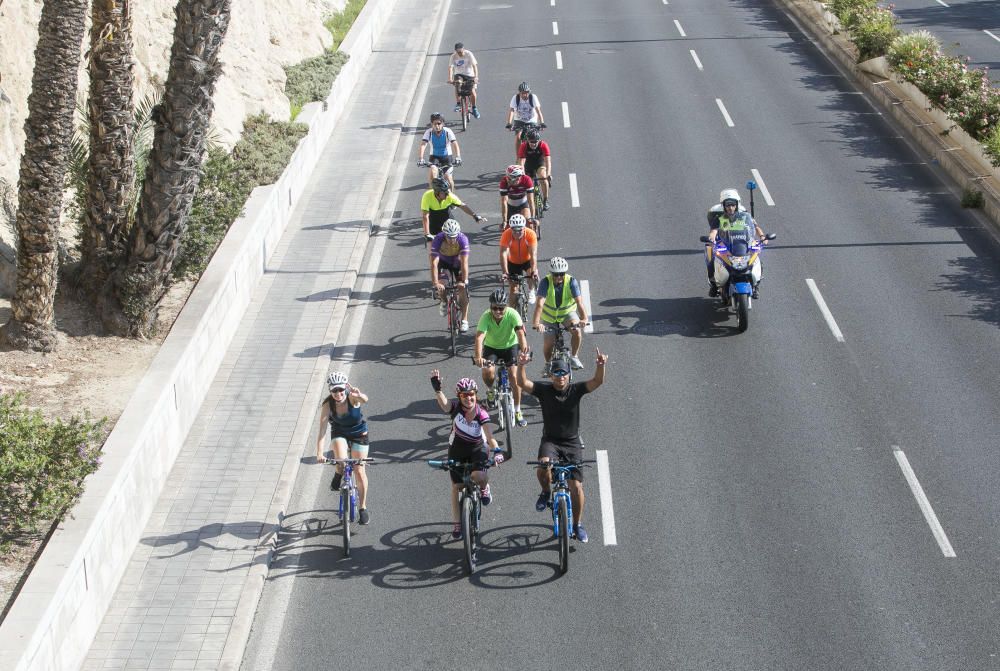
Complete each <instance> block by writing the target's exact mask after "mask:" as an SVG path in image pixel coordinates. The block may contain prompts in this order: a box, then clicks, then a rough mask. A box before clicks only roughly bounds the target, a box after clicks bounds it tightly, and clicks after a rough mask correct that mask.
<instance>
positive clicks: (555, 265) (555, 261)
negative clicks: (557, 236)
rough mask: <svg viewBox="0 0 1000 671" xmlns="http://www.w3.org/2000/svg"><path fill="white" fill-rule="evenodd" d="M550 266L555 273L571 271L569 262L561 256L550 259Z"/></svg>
mask: <svg viewBox="0 0 1000 671" xmlns="http://www.w3.org/2000/svg"><path fill="white" fill-rule="evenodd" d="M549 268H551V269H552V272H554V273H565V272H569V263H568V262H567V261H566V259H564V258H563V257H561V256H553V257H552V259H551V260H550V261H549Z"/></svg>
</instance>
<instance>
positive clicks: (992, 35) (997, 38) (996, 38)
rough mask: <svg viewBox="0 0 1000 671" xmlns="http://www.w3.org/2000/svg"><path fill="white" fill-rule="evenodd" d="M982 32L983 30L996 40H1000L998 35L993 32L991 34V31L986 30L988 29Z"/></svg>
mask: <svg viewBox="0 0 1000 671" xmlns="http://www.w3.org/2000/svg"><path fill="white" fill-rule="evenodd" d="M983 32H984V33H986V34H987V35H989V36H990V37H992V38H993V39H994V40H996V41H997V42H1000V37H997V36H996V35H994V34H993V33H991V32H990V31H988V30H984V31H983Z"/></svg>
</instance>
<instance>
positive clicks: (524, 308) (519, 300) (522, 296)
mask: <svg viewBox="0 0 1000 671" xmlns="http://www.w3.org/2000/svg"><path fill="white" fill-rule="evenodd" d="M515 277H517V289H516V290H515V291H514V301H515V303H514V309H515V310H517V314H519V315H521V321H522V322H524V323H525V324H527V323H528V321H529V320H528V305H529V303H528V293H529V291H530V289H529V287H528V275H527V273H521V274H520V275H515ZM503 279H504V280H505V281H506V280H508V279H513V278H512V277H511V276H510V275H504V277H503Z"/></svg>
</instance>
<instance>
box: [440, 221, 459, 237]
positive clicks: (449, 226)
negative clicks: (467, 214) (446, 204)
mask: <svg viewBox="0 0 1000 671" xmlns="http://www.w3.org/2000/svg"><path fill="white" fill-rule="evenodd" d="M441 232H442V233H444V234H445V235H446V236H448V237H449V238H457V237H458V234H459V233H461V232H462V227H461V226H460V225H459V224H458V222H457V221H455V220H454V219H449V220H448V221H446V222H444V225H443V226H441Z"/></svg>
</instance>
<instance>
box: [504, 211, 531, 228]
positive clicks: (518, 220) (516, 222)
mask: <svg viewBox="0 0 1000 671" xmlns="http://www.w3.org/2000/svg"><path fill="white" fill-rule="evenodd" d="M527 223H528V221H527V220H526V219H525V218H524V215H523V214H512V215H510V218H509V219H508V220H507V225H508V226H510V227H511V228H513V229H514V230H515V231H520V230H521V229H522V228H524V227H525V225H527Z"/></svg>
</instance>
